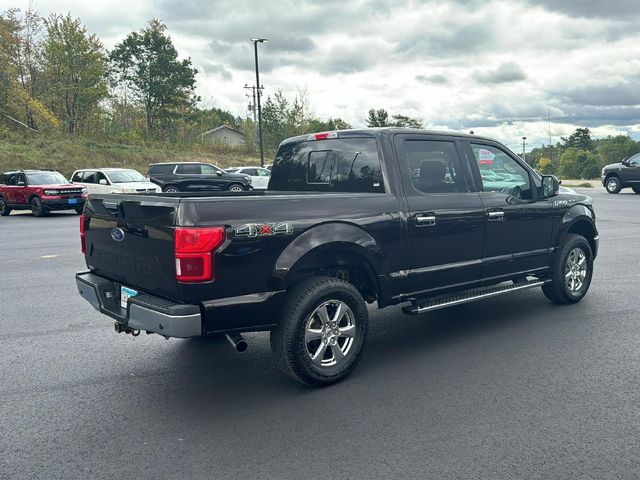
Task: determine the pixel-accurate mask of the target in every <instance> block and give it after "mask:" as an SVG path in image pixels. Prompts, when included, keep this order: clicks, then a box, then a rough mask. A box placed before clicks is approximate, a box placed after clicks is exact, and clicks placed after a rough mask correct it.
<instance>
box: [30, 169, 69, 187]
mask: <svg viewBox="0 0 640 480" xmlns="http://www.w3.org/2000/svg"><path fill="white" fill-rule="evenodd" d="M27 181H28V183H29V185H60V184H66V183H71V182H69V180H67V179H66V178H64V176H63V175H62V174H61V173H58V172H38V173H27Z"/></svg>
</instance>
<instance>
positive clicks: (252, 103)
mask: <svg viewBox="0 0 640 480" xmlns="http://www.w3.org/2000/svg"><path fill="white" fill-rule="evenodd" d="M243 88H245V89H247V90H251V93H248V92H247V93H246V94H245V97H247V98H249V99H252V100H253V101H250V102H249V105H248V106H247V110H249V111H250V112H251V113H252V114H253V123H256V122H257V121H258V118H257V117H256V94H257V95H262V90H263V89H264V87H263V86H262V87H260V88H256V87H255V85H247V84H246V83H245V84H244V87H243Z"/></svg>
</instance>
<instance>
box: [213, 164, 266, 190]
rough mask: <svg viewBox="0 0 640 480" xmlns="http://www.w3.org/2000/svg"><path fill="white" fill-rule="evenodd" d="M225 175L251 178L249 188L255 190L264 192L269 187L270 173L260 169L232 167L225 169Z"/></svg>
mask: <svg viewBox="0 0 640 480" xmlns="http://www.w3.org/2000/svg"><path fill="white" fill-rule="evenodd" d="M224 171H225V172H227V173H241V174H242V175H248V176H249V177H251V186H252V187H253V188H254V189H256V190H264V189H266V188H267V186H268V185H269V179H270V178H271V172H270V171H269V170H267V169H266V168H262V167H232V168H225V170H224Z"/></svg>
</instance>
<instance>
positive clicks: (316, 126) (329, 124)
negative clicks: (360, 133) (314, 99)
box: [309, 118, 351, 132]
mask: <svg viewBox="0 0 640 480" xmlns="http://www.w3.org/2000/svg"><path fill="white" fill-rule="evenodd" d="M350 128H351V125H349V124H348V123H347V122H345V121H344V120H342V119H341V118H329V120H320V119H317V118H314V119H312V120H311V121H310V122H309V132H328V131H331V130H349V129H350Z"/></svg>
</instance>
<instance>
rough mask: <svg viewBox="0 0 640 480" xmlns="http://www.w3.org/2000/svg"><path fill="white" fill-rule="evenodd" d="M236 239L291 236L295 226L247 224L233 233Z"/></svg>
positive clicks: (283, 223)
mask: <svg viewBox="0 0 640 480" xmlns="http://www.w3.org/2000/svg"><path fill="white" fill-rule="evenodd" d="M233 233H234V234H235V236H236V237H268V236H271V235H291V234H292V233H293V224H292V223H291V222H281V223H247V224H246V225H241V226H239V227H236V228H235V229H234V231H233Z"/></svg>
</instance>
